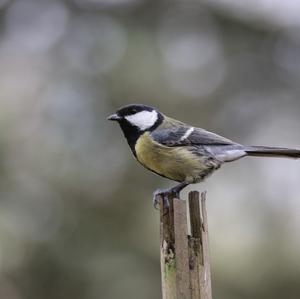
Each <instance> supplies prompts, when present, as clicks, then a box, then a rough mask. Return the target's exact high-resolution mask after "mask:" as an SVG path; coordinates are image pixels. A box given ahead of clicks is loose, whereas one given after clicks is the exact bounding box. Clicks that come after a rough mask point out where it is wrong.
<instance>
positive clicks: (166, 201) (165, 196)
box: [153, 189, 170, 210]
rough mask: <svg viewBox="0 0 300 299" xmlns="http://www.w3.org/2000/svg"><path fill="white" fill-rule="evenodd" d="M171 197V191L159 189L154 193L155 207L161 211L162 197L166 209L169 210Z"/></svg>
mask: <svg viewBox="0 0 300 299" xmlns="http://www.w3.org/2000/svg"><path fill="white" fill-rule="evenodd" d="M169 195H170V189H157V190H155V191H154V192H153V207H154V209H156V210H159V206H160V197H161V198H162V200H163V203H164V207H166V208H167V209H169V208H170V202H169V199H168V196H169Z"/></svg>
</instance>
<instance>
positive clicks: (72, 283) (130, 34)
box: [0, 0, 300, 299]
mask: <svg viewBox="0 0 300 299" xmlns="http://www.w3.org/2000/svg"><path fill="white" fill-rule="evenodd" d="M299 9H300V4H299V2H298V1H292V0H289V1H284V2H279V1H274V2H272V1H267V0H258V1H248V2H240V1H238V0H231V1H217V0H211V1H203V2H201V1H149V0H148V1H147V0H66V1H59V0H54V1H46V0H1V1H0V18H1V19H0V20H1V23H0V41H1V43H0V69H1V72H0V76H1V78H0V100H1V109H0V177H1V180H0V194H1V197H0V297H1V298H5V299H41V298H43V299H48V298H49V299H50V298H51V299H52V298H56V299H66V298H72V299H96V298H105V299H116V298H123V299H126V298H143V299H153V298H160V296H161V295H160V268H159V267H160V264H159V232H158V229H159V227H158V225H159V217H158V213H157V211H155V210H154V209H153V207H152V201H151V197H152V192H153V191H154V190H155V189H156V188H158V187H167V186H168V185H172V182H169V181H167V180H165V179H162V178H159V177H157V176H155V175H153V174H152V173H150V172H147V171H145V170H144V169H143V168H142V167H141V166H140V165H138V163H136V161H134V159H133V157H132V155H131V153H130V150H129V148H128V146H127V144H126V141H125V139H124V138H123V136H122V134H121V131H120V130H119V128H118V127H117V126H114V125H113V124H111V123H109V122H107V121H106V116H107V115H109V114H110V113H112V112H114V111H115V110H116V109H117V108H118V107H119V106H121V105H124V104H128V103H132V102H139V103H145V104H148V105H153V106H156V107H158V108H159V109H160V110H161V111H163V112H164V113H166V114H168V115H170V116H173V117H175V118H178V119H181V120H183V121H186V122H188V123H192V124H193V125H195V126H201V127H204V128H206V129H208V130H212V131H216V132H217V133H219V134H222V135H224V136H226V137H228V138H231V139H233V140H235V141H237V142H240V143H245V144H264V145H281V146H291V147H297V146H298V147H299V146H300V137H299V129H300V119H299V112H300V101H299V95H300V89H299V86H300V30H299V26H300V21H299V20H300V19H299ZM299 166H300V165H299V162H297V161H292V160H281V159H255V158H251V159H250V158H249V159H244V160H242V161H239V162H236V163H232V164H230V165H226V166H224V167H223V168H222V169H221V170H220V171H219V172H217V173H216V174H214V175H213V177H211V178H210V179H208V181H207V182H205V183H204V184H200V185H196V186H193V187H190V189H189V190H191V189H198V190H204V189H206V190H207V191H208V213H209V225H210V242H211V260H212V272H213V273H212V274H213V277H212V279H213V293H214V298H216V299H217V298H220V299H227V298H228V299H241V298H243V299H245V298H251V299H262V298H264V299H266V298H272V299H276V298H278V299H279V298H287V299H296V298H297V299H298V298H299V297H300V284H299V277H300V236H299V227H300V221H299V219H300V217H299V213H300V200H299V186H298V185H299ZM186 192H187V191H186ZM186 192H185V193H184V194H186Z"/></svg>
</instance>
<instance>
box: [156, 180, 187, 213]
mask: <svg viewBox="0 0 300 299" xmlns="http://www.w3.org/2000/svg"><path fill="white" fill-rule="evenodd" d="M186 185H187V184H179V185H177V186H175V187H173V188H169V189H157V190H156V191H154V193H153V206H154V208H155V209H156V210H158V209H159V204H160V200H159V197H158V196H161V197H162V199H163V201H164V207H165V208H166V209H169V207H170V202H169V196H170V195H173V196H174V197H175V198H178V199H179V198H180V191H181V190H182V189H183V188H184V187H185V186H186Z"/></svg>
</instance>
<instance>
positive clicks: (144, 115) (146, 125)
mask: <svg viewBox="0 0 300 299" xmlns="http://www.w3.org/2000/svg"><path fill="white" fill-rule="evenodd" d="M108 119H109V120H113V121H117V122H118V123H119V124H120V126H121V129H122V131H123V133H124V135H125V137H126V139H127V141H128V143H129V145H130V147H131V149H132V150H133V151H134V145H135V143H136V140H137V139H138V138H139V136H140V135H141V134H143V133H144V132H145V131H150V132H151V131H153V130H155V129H156V128H157V127H158V126H159V125H160V124H161V123H162V122H163V115H162V114H161V113H160V112H159V111H158V110H157V109H155V108H153V107H150V106H146V105H142V104H131V105H127V106H124V107H121V108H120V109H118V110H117V112H116V113H114V114H112V115H111V116H109V117H108Z"/></svg>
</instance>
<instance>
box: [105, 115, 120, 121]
mask: <svg viewBox="0 0 300 299" xmlns="http://www.w3.org/2000/svg"><path fill="white" fill-rule="evenodd" d="M107 119H108V120H114V121H118V120H120V119H121V117H120V116H119V115H118V114H116V113H114V114H112V115H110V116H109V117H108V118H107Z"/></svg>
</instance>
